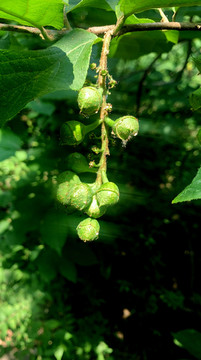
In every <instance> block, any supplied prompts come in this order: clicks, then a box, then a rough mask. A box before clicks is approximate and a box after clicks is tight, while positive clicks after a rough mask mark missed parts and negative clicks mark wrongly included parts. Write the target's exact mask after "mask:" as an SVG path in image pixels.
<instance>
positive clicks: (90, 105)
mask: <svg viewBox="0 0 201 360" xmlns="http://www.w3.org/2000/svg"><path fill="white" fill-rule="evenodd" d="M102 95H103V89H102V88H101V87H100V88H98V87H96V86H85V87H83V88H82V89H81V90H80V91H79V94H78V106H79V108H80V112H81V114H82V115H83V116H85V117H89V116H91V115H94V114H97V113H98V111H99V109H100V108H101V106H102ZM107 105H108V104H107ZM107 113H108V112H107ZM103 121H104V123H105V126H107V128H111V129H112V134H113V135H115V136H117V137H118V138H119V139H121V140H122V141H123V142H127V141H128V140H130V139H131V138H132V137H133V136H135V135H137V133H138V130H139V124H138V120H137V119H136V118H135V117H133V116H130V115H129V116H123V117H121V118H119V119H117V120H116V121H113V120H112V119H110V118H109V117H108V116H104V119H103V118H102V119H101V118H99V117H98V119H96V120H95V121H94V122H93V123H91V124H89V125H84V124H83V123H81V122H79V121H75V120H72V121H67V122H65V123H64V124H63V125H62V127H61V130H60V140H61V144H62V145H79V144H80V143H81V142H82V141H83V140H84V138H85V136H86V134H88V133H89V132H91V131H93V130H95V129H96V128H97V127H98V126H99V125H100V124H101V123H103ZM94 152H96V153H99V152H100V153H103V152H104V147H103V145H102V148H101V149H98V148H97V147H96V146H95V147H94ZM105 158H106V156H105ZM100 164H102V162H101V160H100V163H99V165H96V164H95V163H93V162H92V164H90V165H91V166H89V164H88V161H87V159H86V158H85V157H84V156H83V155H82V154H80V153H78V152H74V153H72V154H70V155H69V156H68V160H67V166H68V167H67V168H68V170H67V171H64V172H63V173H61V174H60V175H59V176H58V177H57V194H56V197H57V201H58V203H59V204H60V206H62V207H63V208H65V210H66V211H67V213H71V212H73V211H76V210H77V211H81V212H84V213H85V214H86V215H88V216H89V217H88V218H87V219H85V220H83V221H81V222H80V224H79V225H78V226H77V233H78V236H79V238H80V239H81V240H83V241H92V240H95V239H97V238H98V235H99V230H100V226H99V223H98V221H97V220H96V219H97V218H99V217H101V216H102V215H103V214H105V212H106V211H107V209H108V207H110V206H111V205H114V204H116V203H117V202H118V201H119V189H118V186H117V185H116V184H115V183H113V182H110V181H109V180H108V178H107V175H106V166H105V168H103V167H102V168H101V165H100ZM84 172H95V173H97V178H96V181H95V182H94V183H91V184H87V183H83V182H82V181H81V180H80V177H79V174H81V173H84Z"/></svg>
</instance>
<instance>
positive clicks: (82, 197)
mask: <svg viewBox="0 0 201 360" xmlns="http://www.w3.org/2000/svg"><path fill="white" fill-rule="evenodd" d="M69 196H70V204H71V206H73V207H74V208H75V209H76V210H80V211H82V210H84V209H85V208H86V207H87V206H89V204H90V203H91V201H92V197H93V192H92V189H91V187H90V186H89V185H88V184H84V183H81V184H78V185H74V186H73V187H71V189H70V193H69Z"/></svg>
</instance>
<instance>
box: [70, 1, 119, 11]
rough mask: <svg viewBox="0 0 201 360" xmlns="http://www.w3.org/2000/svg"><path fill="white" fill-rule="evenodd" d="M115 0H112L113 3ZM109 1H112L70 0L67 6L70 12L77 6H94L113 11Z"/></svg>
mask: <svg viewBox="0 0 201 360" xmlns="http://www.w3.org/2000/svg"><path fill="white" fill-rule="evenodd" d="M114 1H115V0H114ZM114 1H112V3H114ZM109 3H110V1H107V0H101V1H100V0H81V1H79V0H70V1H69V6H68V7H67V11H68V12H70V11H72V10H75V9H77V8H82V7H92V8H97V9H104V10H107V11H111V10H112V7H111V6H110V4H109ZM112 5H113V4H112Z"/></svg>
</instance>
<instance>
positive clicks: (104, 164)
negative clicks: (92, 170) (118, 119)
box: [96, 29, 113, 185]
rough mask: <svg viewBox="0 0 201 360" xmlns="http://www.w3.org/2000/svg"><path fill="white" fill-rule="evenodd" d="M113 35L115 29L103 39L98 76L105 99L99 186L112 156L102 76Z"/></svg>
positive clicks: (105, 87) (101, 111)
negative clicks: (108, 157) (109, 157)
mask: <svg viewBox="0 0 201 360" xmlns="http://www.w3.org/2000/svg"><path fill="white" fill-rule="evenodd" d="M112 34H113V29H112V30H111V29H110V30H108V31H107V32H106V33H105V35H104V38H103V46H102V51H101V57H100V63H99V68H100V71H99V76H98V84H99V86H100V88H102V90H103V97H102V105H101V110H100V119H101V121H102V126H101V141H102V148H101V150H102V153H101V158H100V163H99V164H100V167H99V169H98V172H97V178H96V183H97V184H98V185H101V184H102V182H103V181H102V173H103V172H104V173H105V174H106V171H107V155H109V154H110V152H109V147H108V143H109V140H108V131H107V124H106V122H105V117H106V116H107V115H108V113H107V109H106V105H107V101H106V97H107V84H106V76H103V75H101V73H103V70H105V71H106V72H107V56H108V54H109V47H110V41H111V37H112Z"/></svg>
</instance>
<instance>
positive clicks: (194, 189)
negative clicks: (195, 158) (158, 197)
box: [172, 168, 201, 204]
mask: <svg viewBox="0 0 201 360" xmlns="http://www.w3.org/2000/svg"><path fill="white" fill-rule="evenodd" d="M197 199H201V168H200V169H199V170H198V172H197V175H196V176H195V177H194V179H193V181H192V183H191V184H190V185H188V186H187V187H186V188H185V189H184V190H183V191H182V192H181V193H180V194H179V195H177V196H176V198H174V200H173V201H172V203H173V204H176V203H178V202H182V201H190V200H197Z"/></svg>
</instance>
